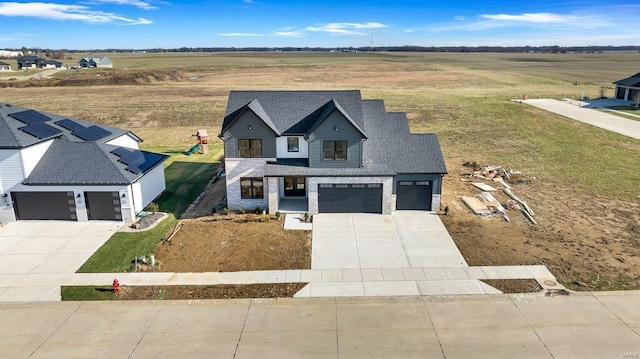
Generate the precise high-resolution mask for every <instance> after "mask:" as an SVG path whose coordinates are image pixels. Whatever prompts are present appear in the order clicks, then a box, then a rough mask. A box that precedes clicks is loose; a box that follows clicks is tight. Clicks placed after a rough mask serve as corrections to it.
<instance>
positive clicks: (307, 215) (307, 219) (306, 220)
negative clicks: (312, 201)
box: [304, 212, 310, 223]
mask: <svg viewBox="0 0 640 359" xmlns="http://www.w3.org/2000/svg"><path fill="white" fill-rule="evenodd" d="M309 218H310V216H309V212H304V221H305V222H307V223H309Z"/></svg>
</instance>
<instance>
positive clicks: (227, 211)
mask: <svg viewBox="0 0 640 359" xmlns="http://www.w3.org/2000/svg"><path fill="white" fill-rule="evenodd" d="M222 211H223V212H224V214H225V215H228V214H229V212H231V211H230V210H229V208H227V207H224V209H223V210H222Z"/></svg>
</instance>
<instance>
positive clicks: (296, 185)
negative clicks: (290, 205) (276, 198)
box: [284, 177, 307, 197]
mask: <svg viewBox="0 0 640 359" xmlns="http://www.w3.org/2000/svg"><path fill="white" fill-rule="evenodd" d="M306 195H307V191H306V190H305V178H304V177H285V178H284V196H285V197H304V196H306Z"/></svg>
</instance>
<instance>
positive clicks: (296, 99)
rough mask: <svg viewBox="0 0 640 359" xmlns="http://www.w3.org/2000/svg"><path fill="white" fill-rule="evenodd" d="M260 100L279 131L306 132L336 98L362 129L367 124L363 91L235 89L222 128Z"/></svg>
mask: <svg viewBox="0 0 640 359" xmlns="http://www.w3.org/2000/svg"><path fill="white" fill-rule="evenodd" d="M254 100H258V101H259V103H260V105H261V107H262V108H263V109H264V111H265V113H266V114H267V115H268V116H269V118H270V119H271V120H272V121H273V125H274V126H275V128H276V129H277V133H282V134H285V133H286V134H300V135H303V134H306V133H307V131H308V130H309V128H310V127H311V126H313V124H315V123H316V120H317V117H315V116H310V115H312V114H314V113H315V114H316V116H319V115H320V114H321V113H322V111H319V109H320V108H322V107H323V106H325V105H327V103H329V102H330V101H332V100H333V101H335V102H336V103H338V104H339V105H340V107H341V109H342V110H343V111H344V112H345V113H347V114H348V115H349V118H350V119H351V121H353V123H354V124H355V125H357V127H359V128H360V129H362V128H364V124H363V122H364V121H363V118H362V105H361V101H362V100H361V97H360V91H357V90H351V91H231V92H230V93H229V100H228V102H227V110H226V112H225V118H224V121H223V123H222V132H224V131H225V130H226V129H227V127H229V125H230V124H231V123H232V122H233V120H235V118H236V116H237V111H238V110H239V109H241V108H243V107H245V106H247V105H249V104H250V103H251V102H253V101H254Z"/></svg>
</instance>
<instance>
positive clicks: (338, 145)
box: [322, 141, 347, 161]
mask: <svg viewBox="0 0 640 359" xmlns="http://www.w3.org/2000/svg"><path fill="white" fill-rule="evenodd" d="M322 159H323V160H325V161H346V160H347V141H324V142H322Z"/></svg>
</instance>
